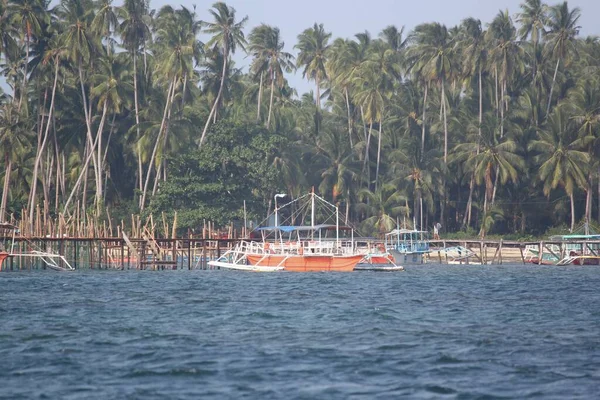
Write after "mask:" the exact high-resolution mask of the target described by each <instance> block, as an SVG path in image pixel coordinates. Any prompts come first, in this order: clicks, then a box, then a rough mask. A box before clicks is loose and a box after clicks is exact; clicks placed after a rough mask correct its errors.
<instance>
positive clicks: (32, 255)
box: [0, 222, 75, 271]
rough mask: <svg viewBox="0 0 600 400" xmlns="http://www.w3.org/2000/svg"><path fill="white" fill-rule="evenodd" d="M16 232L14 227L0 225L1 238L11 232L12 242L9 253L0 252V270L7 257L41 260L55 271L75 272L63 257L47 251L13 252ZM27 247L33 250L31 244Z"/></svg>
mask: <svg viewBox="0 0 600 400" xmlns="http://www.w3.org/2000/svg"><path fill="white" fill-rule="evenodd" d="M17 231H18V229H17V227H16V226H14V225H11V224H8V223H6V222H1V223H0V233H1V234H2V236H3V237H6V236H8V235H7V233H8V232H12V240H10V242H12V244H11V246H10V251H9V252H7V251H2V252H0V270H2V269H3V267H2V265H3V263H4V261H5V260H6V259H7V258H9V257H13V258H22V259H25V260H27V259H30V260H33V259H38V260H41V261H42V262H43V263H44V265H45V266H46V267H47V268H49V269H53V270H55V271H74V270H75V268H73V267H72V266H71V264H69V262H68V261H67V260H66V259H65V257H64V256H62V255H60V254H55V253H50V252H48V251H41V250H30V251H27V252H19V251H15V249H14V247H15V237H16V233H17ZM23 240H25V241H27V240H26V239H23ZM29 246H30V247H31V248H35V245H34V244H33V243H31V242H29Z"/></svg>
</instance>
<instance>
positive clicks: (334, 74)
mask: <svg viewBox="0 0 600 400" xmlns="http://www.w3.org/2000/svg"><path fill="white" fill-rule="evenodd" d="M355 37H356V39H357V40H356V41H354V40H344V39H336V40H335V42H334V43H333V45H332V46H331V47H330V51H329V57H328V60H327V76H329V80H330V82H331V86H332V88H334V89H339V90H340V91H341V92H342V93H343V95H344V99H345V101H346V112H347V119H348V138H349V140H350V146H351V147H352V146H353V145H354V143H353V139H352V122H353V120H352V106H351V102H350V100H351V96H352V95H353V93H351V92H352V91H353V89H354V87H353V84H352V82H353V81H354V79H355V78H356V76H357V74H358V71H360V68H361V65H362V64H363V63H364V62H365V61H366V59H367V57H368V55H369V49H370V46H371V42H372V41H371V36H370V35H369V33H368V32H365V33H361V34H357V35H355Z"/></svg>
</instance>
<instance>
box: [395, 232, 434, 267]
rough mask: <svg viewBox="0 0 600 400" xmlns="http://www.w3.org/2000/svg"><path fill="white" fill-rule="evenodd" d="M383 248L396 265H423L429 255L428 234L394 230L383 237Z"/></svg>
mask: <svg viewBox="0 0 600 400" xmlns="http://www.w3.org/2000/svg"><path fill="white" fill-rule="evenodd" d="M385 248H386V250H387V251H388V252H389V253H390V254H392V256H394V262H395V263H396V264H398V265H406V264H424V263H425V262H426V258H427V255H428V254H429V252H430V250H429V232H427V231H418V230H411V229H394V230H393V231H391V232H389V233H387V234H386V235H385Z"/></svg>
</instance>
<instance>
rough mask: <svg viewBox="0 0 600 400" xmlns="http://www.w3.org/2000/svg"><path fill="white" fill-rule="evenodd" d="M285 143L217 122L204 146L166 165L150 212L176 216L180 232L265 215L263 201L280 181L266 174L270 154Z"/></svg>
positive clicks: (273, 171) (253, 127)
mask: <svg viewBox="0 0 600 400" xmlns="http://www.w3.org/2000/svg"><path fill="white" fill-rule="evenodd" d="M285 146H287V140H286V139H285V138H284V137H282V136H279V135H275V134H272V133H270V132H268V131H267V130H266V129H264V128H261V127H260V126H257V125H254V124H236V123H232V122H229V121H221V122H219V123H217V124H216V125H214V126H213V127H212V128H211V130H210V131H209V134H208V136H207V141H206V145H205V146H203V147H202V148H201V149H200V150H198V149H197V148H188V149H183V151H182V152H181V154H179V155H177V156H174V157H171V158H170V159H169V160H168V169H169V171H170V172H169V178H168V179H167V180H166V181H165V182H164V183H162V184H161V187H160V191H159V192H158V193H157V194H156V195H155V196H154V197H153V199H152V202H151V203H150V206H149V208H148V212H150V213H153V214H155V215H160V213H162V212H164V213H165V214H166V215H168V216H169V217H170V218H171V219H172V218H173V216H174V213H175V211H177V218H178V226H179V227H180V228H198V227H201V226H202V223H203V221H213V222H215V223H217V224H219V225H221V226H222V225H226V224H228V223H229V222H230V221H234V220H238V221H239V220H243V218H244V213H243V212H244V201H246V210H247V215H248V219H253V218H254V219H255V218H260V217H261V216H264V215H265V207H264V203H263V201H264V199H265V197H267V198H270V197H271V196H270V195H269V196H265V194H269V193H273V192H274V190H275V188H276V187H277V185H278V183H279V181H280V175H279V172H278V171H277V170H276V169H274V168H270V164H271V162H272V154H274V153H275V151H276V149H278V148H282V147H285Z"/></svg>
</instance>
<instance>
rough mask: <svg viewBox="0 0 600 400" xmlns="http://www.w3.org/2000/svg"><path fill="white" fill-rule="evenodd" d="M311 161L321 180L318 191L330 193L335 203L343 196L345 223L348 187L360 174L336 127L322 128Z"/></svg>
mask: <svg viewBox="0 0 600 400" xmlns="http://www.w3.org/2000/svg"><path fill="white" fill-rule="evenodd" d="M312 151H313V153H314V156H313V157H312V161H311V163H312V164H313V166H314V167H315V169H316V172H317V174H318V175H319V177H320V179H321V182H320V184H319V192H320V193H322V194H325V193H331V198H332V199H333V201H334V202H338V201H339V200H340V199H344V200H345V203H346V223H348V218H349V212H350V202H351V197H350V193H351V189H352V186H353V183H354V182H355V181H356V180H357V178H358V176H359V174H360V165H359V163H358V162H357V160H356V155H355V153H354V152H353V149H352V148H351V147H350V146H349V145H348V141H347V140H346V136H345V135H343V134H342V131H341V130H339V129H336V128H331V129H324V130H323V133H322V135H320V136H319V137H318V138H317V142H316V143H315V146H314V149H312Z"/></svg>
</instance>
